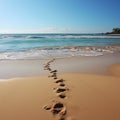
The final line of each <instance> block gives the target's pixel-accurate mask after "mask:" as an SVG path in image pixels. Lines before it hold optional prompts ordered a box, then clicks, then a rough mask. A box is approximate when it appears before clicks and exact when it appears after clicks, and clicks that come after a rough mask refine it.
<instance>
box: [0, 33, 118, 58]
mask: <svg viewBox="0 0 120 120" xmlns="http://www.w3.org/2000/svg"><path fill="white" fill-rule="evenodd" d="M79 46H85V47H88V46H91V47H92V46H120V36H113V35H105V34H0V60H3V59H48V58H55V57H56V58H57V57H58V58H61V57H71V56H77V55H84V56H97V55H102V52H100V51H101V50H99V51H95V50H87V49H85V50H84V49H80V48H79Z"/></svg>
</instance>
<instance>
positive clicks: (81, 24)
mask: <svg viewBox="0 0 120 120" xmlns="http://www.w3.org/2000/svg"><path fill="white" fill-rule="evenodd" d="M113 27H120V0H0V33H39V32H40V33H44V32H45V33H59V32H64V33H67V32H69V33H72V32H77V33H93V32H106V31H111V30H112V28H113Z"/></svg>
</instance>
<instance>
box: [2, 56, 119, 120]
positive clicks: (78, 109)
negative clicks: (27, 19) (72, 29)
mask: <svg viewBox="0 0 120 120" xmlns="http://www.w3.org/2000/svg"><path fill="white" fill-rule="evenodd" d="M109 58H112V59H109ZM83 59H84V58H83ZM85 59H86V58H85ZM90 59H91V60H90ZM96 59H97V60H99V61H98V62H97V61H96ZM86 60H87V59H86ZM108 60H109V61H108ZM114 60H116V61H114ZM76 61H77V63H76ZM79 61H80V59H79V58H78V57H77V58H72V59H70V61H69V62H68V63H67V64H66V59H59V60H54V59H52V60H47V61H45V60H44V61H43V62H41V65H43V64H44V65H43V66H42V68H40V69H41V70H43V71H44V73H45V74H41V76H38V77H26V76H25V77H24V76H23V77H21V78H20V77H19V76H18V78H17V76H16V77H15V78H11V79H4V80H2V79H1V81H0V98H1V99H0V113H1V115H0V119H1V120H54V119H55V120H120V114H119V111H120V87H119V86H120V64H114V65H113V64H112V63H119V56H118V55H117V57H116V59H115V57H112V56H111V57H110V56H106V57H103V58H99V57H95V58H94V57H93V58H88V61H87V62H85V61H83V62H82V63H83V64H80V63H79ZM92 61H93V63H94V61H96V62H97V63H95V66H93V69H91V71H90V68H92V65H93V64H92V65H91V62H92ZM3 62H4V61H3ZM70 62H71V63H72V64H70ZM63 63H64V64H63ZM74 63H76V64H75V67H74V68H73V67H71V66H73V64H74ZM98 63H99V66H104V67H103V71H104V72H102V67H100V69H99V67H98V68H96V66H97V65H98ZM25 64H26V63H25ZM65 64H66V65H65ZM68 64H69V67H65V68H63V65H65V66H67V65H68ZM79 64H80V65H79ZM102 64H103V65H102ZM16 65H17V64H16ZM77 65H79V66H81V65H82V67H81V68H79V70H78V68H77V70H76V69H75V68H76V66H77ZM84 67H85V69H86V70H87V68H88V69H89V70H88V71H86V72H85V69H84V70H83V72H82V68H84ZM16 68H17V67H16ZM68 68H69V69H70V70H68V72H67V69H68ZM72 68H73V70H71V69H72ZM63 69H65V71H62V70H63ZM97 70H98V71H97ZM73 71H74V72H73ZM76 71H77V72H76ZM94 71H97V72H94ZM24 72H25V71H24ZM102 73H105V74H102ZM14 74H15V73H14ZM17 74H18V73H17ZM15 75H16V74H15Z"/></svg>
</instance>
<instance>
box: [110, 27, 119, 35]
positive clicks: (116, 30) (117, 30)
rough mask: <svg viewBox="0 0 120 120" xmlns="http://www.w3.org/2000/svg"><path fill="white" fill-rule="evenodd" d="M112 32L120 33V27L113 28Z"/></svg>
mask: <svg viewBox="0 0 120 120" xmlns="http://www.w3.org/2000/svg"><path fill="white" fill-rule="evenodd" d="M112 33H114V34H120V28H113V30H112Z"/></svg>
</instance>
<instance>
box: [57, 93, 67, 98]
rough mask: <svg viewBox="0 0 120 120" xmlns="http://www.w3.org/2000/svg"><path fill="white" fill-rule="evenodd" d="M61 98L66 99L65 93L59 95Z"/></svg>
mask: <svg viewBox="0 0 120 120" xmlns="http://www.w3.org/2000/svg"><path fill="white" fill-rule="evenodd" d="M57 96H58V97H59V98H61V99H65V98H66V94H65V93H60V94H58V95H57Z"/></svg>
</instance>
